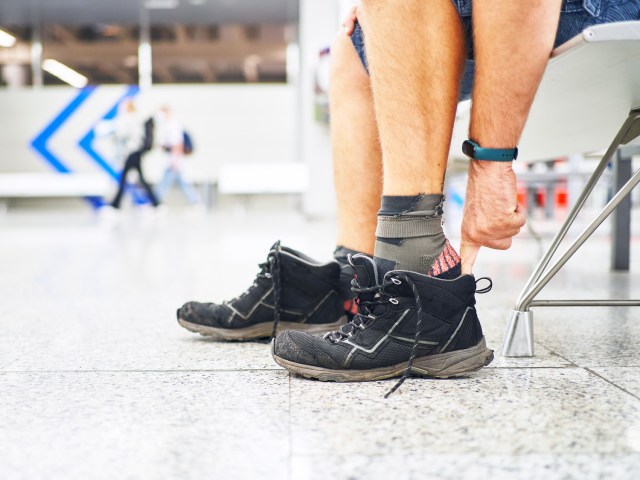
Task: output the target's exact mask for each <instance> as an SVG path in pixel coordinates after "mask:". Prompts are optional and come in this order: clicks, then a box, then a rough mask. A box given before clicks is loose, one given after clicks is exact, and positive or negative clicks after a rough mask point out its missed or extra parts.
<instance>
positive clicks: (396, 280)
mask: <svg viewBox="0 0 640 480" xmlns="http://www.w3.org/2000/svg"><path fill="white" fill-rule="evenodd" d="M391 282H392V283H394V284H395V285H401V284H402V282H401V281H400V280H399V279H397V278H396V277H392V278H391Z"/></svg>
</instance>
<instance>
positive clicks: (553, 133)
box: [452, 22, 640, 357]
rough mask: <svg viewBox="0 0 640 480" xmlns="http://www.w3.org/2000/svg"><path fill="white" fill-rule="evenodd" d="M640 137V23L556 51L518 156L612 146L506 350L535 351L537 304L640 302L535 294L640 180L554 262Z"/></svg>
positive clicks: (540, 271) (528, 292)
mask: <svg viewBox="0 0 640 480" xmlns="http://www.w3.org/2000/svg"><path fill="white" fill-rule="evenodd" d="M468 110H469V109H468V105H465V104H462V105H461V106H460V108H459V110H458V118H457V121H456V123H457V126H456V129H455V131H454V140H453V142H452V145H453V148H455V147H458V148H459V145H460V144H461V143H462V141H463V139H464V138H465V135H466V128H467V126H468V119H469V117H468ZM616 129H619V130H618V131H617V133H616ZM639 136H640V22H621V23H612V24H606V25H598V26H594V27H591V28H588V29H586V30H585V31H584V32H582V34H580V35H578V36H577V37H575V38H573V39H571V40H570V41H568V42H567V43H565V44H564V45H561V46H560V47H558V48H557V49H555V50H554V51H553V53H552V56H551V59H550V61H549V64H548V66H547V69H546V72H545V75H544V78H543V80H542V83H541V85H540V89H539V90H538V93H537V95H536V98H535V101H534V104H533V107H532V109H531V114H530V117H529V119H528V121H527V126H526V128H525V131H524V132H523V136H522V141H521V143H520V151H521V152H522V155H521V157H520V158H519V160H518V161H520V160H532V159H544V158H554V157H558V156H562V155H568V154H573V153H578V152H589V151H598V150H602V149H603V148H605V147H606V145H607V144H609V148H608V149H607V151H606V153H605V155H604V156H603V157H602V160H601V161H600V163H599V164H598V166H597V168H596V169H595V171H594V172H593V175H592V176H591V178H590V179H589V181H588V182H587V184H586V186H585V188H584V190H583V192H582V193H581V195H580V197H579V198H578V200H577V201H576V203H575V206H574V207H573V208H572V209H571V211H570V212H569V215H568V217H567V219H566V220H565V222H564V223H563V225H562V227H561V228H560V230H559V231H558V233H557V234H556V236H555V238H554V239H553V242H552V243H551V245H550V247H549V249H548V250H547V252H546V253H545V255H544V256H543V257H542V259H541V260H540V262H539V263H538V265H537V266H536V268H535V269H534V272H533V273H532V274H531V277H530V278H529V280H528V281H527V283H526V285H525V287H524V289H523V290H522V292H521V294H520V296H519V297H518V299H517V301H516V304H515V307H514V309H513V311H512V313H511V317H510V319H509V324H508V326H507V331H506V333H505V338H504V342H503V345H502V351H501V354H502V355H503V356H508V357H526V356H532V355H533V314H532V312H531V310H530V309H531V308H532V307H543V306H553V307H560V306H640V299H638V300H616V299H606V300H536V296H537V295H538V293H539V292H540V291H541V290H542V289H543V288H544V287H545V285H547V283H548V282H549V281H550V280H551V279H552V278H553V277H554V276H555V274H556V273H557V272H558V271H559V270H560V269H561V268H562V267H563V266H564V264H565V263H566V262H567V261H568V260H569V259H570V258H571V257H572V256H573V254H574V253H575V252H576V251H577V250H578V249H579V248H580V247H581V246H582V245H583V244H584V242H585V241H586V240H587V239H588V238H589V237H590V236H591V234H592V233H593V232H594V231H595V230H596V229H597V228H598V226H599V225H600V224H602V222H603V221H604V220H605V219H606V218H607V217H608V216H609V215H610V214H611V213H612V212H614V211H615V210H616V209H617V207H618V206H619V205H621V203H623V201H624V200H625V199H627V197H628V195H629V194H630V193H631V191H632V190H633V188H634V187H635V186H636V185H637V184H638V183H640V171H638V172H636V173H635V174H633V175H630V172H629V177H630V178H627V179H625V180H626V181H624V182H620V184H619V185H618V187H619V190H618V191H617V193H616V194H615V195H614V196H613V198H612V199H611V201H609V203H608V204H607V205H606V206H605V207H604V208H603V209H602V211H601V212H600V213H599V214H598V215H597V216H596V217H595V218H594V219H593V221H592V222H591V223H590V224H589V225H588V226H587V227H586V228H585V229H584V231H583V232H582V233H581V234H580V235H579V236H578V237H577V239H576V240H574V241H573V242H572V243H571V244H570V245H569V246H568V248H567V249H566V251H565V252H564V253H563V254H562V255H561V256H560V257H559V258H558V259H557V260H555V262H553V263H551V260H552V258H553V256H554V254H555V253H556V251H557V250H558V248H559V246H560V244H561V242H562V240H563V239H564V238H565V236H566V234H567V232H568V230H569V228H570V227H571V225H572V224H573V222H574V220H575V219H576V217H577V215H578V213H579V212H580V210H581V209H582V207H583V205H584V204H585V201H586V200H587V198H588V197H589V195H590V193H591V191H592V190H593V187H594V186H595V185H596V183H597V181H598V179H599V178H600V177H601V175H602V173H603V172H604V170H605V168H606V167H607V164H608V163H609V162H610V161H611V160H613V159H614V156H616V154H617V156H618V161H619V162H620V161H621V160H624V159H625V158H627V159H628V158H629V157H630V155H631V154H632V153H633V152H632V151H631V150H630V149H629V147H624V148H621V147H622V146H623V145H627V144H629V143H630V142H632V141H633V140H635V139H636V138H637V137H639ZM612 138H613V141H611V139H612ZM629 166H630V161H628V162H627V168H629ZM618 178H621V176H620V175H618ZM627 248H628V245H627Z"/></svg>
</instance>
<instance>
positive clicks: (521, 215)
mask: <svg viewBox="0 0 640 480" xmlns="http://www.w3.org/2000/svg"><path fill="white" fill-rule="evenodd" d="M515 214H516V219H517V220H516V222H517V224H518V226H519V227H520V228H522V227H524V226H525V225H526V223H527V212H526V210H525V209H524V207H523V206H522V205H520V204H519V203H518V204H517V205H516V212H515Z"/></svg>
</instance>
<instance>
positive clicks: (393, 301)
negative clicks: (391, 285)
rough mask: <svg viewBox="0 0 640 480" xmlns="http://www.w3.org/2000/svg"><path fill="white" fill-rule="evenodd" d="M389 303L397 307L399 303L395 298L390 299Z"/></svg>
mask: <svg viewBox="0 0 640 480" xmlns="http://www.w3.org/2000/svg"><path fill="white" fill-rule="evenodd" d="M389 302H391V303H393V304H394V305H398V303H400V302H398V299H397V298H390V299H389Z"/></svg>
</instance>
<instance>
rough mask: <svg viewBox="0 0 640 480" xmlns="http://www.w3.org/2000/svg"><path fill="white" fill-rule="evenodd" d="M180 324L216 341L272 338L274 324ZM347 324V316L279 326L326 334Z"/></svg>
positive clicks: (184, 322)
mask: <svg viewBox="0 0 640 480" xmlns="http://www.w3.org/2000/svg"><path fill="white" fill-rule="evenodd" d="M178 323H179V324H180V325H182V326H183V327H184V328H186V329H187V330H189V331H191V332H195V333H199V334H200V335H204V336H205V337H211V338H215V339H216V340H257V339H259V338H265V337H270V336H271V332H272V330H273V323H271V322H265V323H258V324H256V325H251V326H250V327H245V328H216V327H207V326H205V325H198V324H197V323H191V322H188V321H186V320H184V319H183V318H178ZM345 323H347V316H346V315H344V316H342V317H340V320H338V321H337V322H334V323H309V324H307V323H297V322H280V323H279V324H278V332H277V333H280V332H283V331H285V330H300V331H303V332H307V333H311V334H314V333H326V332H331V331H333V330H337V329H339V328H340V327H341V326H342V325H344V324H345Z"/></svg>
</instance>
